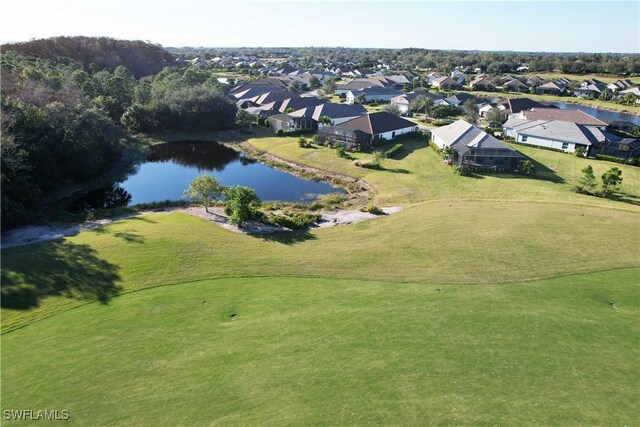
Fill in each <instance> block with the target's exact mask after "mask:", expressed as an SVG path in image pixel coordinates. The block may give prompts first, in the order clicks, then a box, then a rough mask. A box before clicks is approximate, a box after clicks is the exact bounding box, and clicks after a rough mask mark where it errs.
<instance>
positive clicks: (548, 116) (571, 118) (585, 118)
mask: <svg viewBox="0 0 640 427" xmlns="http://www.w3.org/2000/svg"><path fill="white" fill-rule="evenodd" d="M509 117H510V118H514V119H522V120H549V121H550V120H559V121H561V122H572V123H577V124H579V125H585V126H595V127H599V128H601V130H605V128H606V127H607V122H603V121H602V120H600V119H597V118H595V117H593V116H592V115H591V114H588V113H585V112H584V111H582V110H578V109H577V108H568V109H561V108H538V107H533V108H530V109H528V110H522V111H520V112H519V113H517V114H511V115H510V116H509Z"/></svg>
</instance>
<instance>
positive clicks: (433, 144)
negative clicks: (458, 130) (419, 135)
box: [427, 139, 442, 155]
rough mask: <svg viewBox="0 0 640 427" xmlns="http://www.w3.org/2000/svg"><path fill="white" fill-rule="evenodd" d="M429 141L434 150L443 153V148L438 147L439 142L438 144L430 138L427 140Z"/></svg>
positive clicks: (439, 153)
mask: <svg viewBox="0 0 640 427" xmlns="http://www.w3.org/2000/svg"><path fill="white" fill-rule="evenodd" d="M427 143H428V144H429V147H431V148H433V151H435V152H436V153H437V154H438V155H441V154H442V150H441V149H440V147H438V144H436V143H435V142H433V141H432V140H430V139H429V140H427Z"/></svg>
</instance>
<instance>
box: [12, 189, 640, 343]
mask: <svg viewBox="0 0 640 427" xmlns="http://www.w3.org/2000/svg"><path fill="white" fill-rule="evenodd" d="M639 218H640V215H639V214H638V213H636V212H631V211H626V210H616V209H605V208H597V207H585V206H575V205H569V204H561V203H557V204H552V203H540V202H491V203H487V202H465V201H451V202H433V203H422V204H419V205H416V206H413V207H410V208H407V209H405V210H404V211H402V212H400V213H397V214H394V215H390V216H385V217H381V218H378V219H375V220H371V221H368V222H364V223H360V224H355V225H353V226H343V227H333V228H329V229H319V230H314V231H310V232H305V231H302V232H295V233H281V234H274V235H268V236H263V237H252V236H247V235H239V234H235V233H231V232H229V231H227V230H224V229H221V228H219V227H217V226H215V225H213V224H210V223H208V222H206V221H204V220H202V219H200V218H195V217H190V216H187V215H185V214H154V215H148V216H143V217H138V218H131V219H128V220H124V221H119V222H117V223H115V224H112V225H110V226H108V227H104V228H101V229H98V230H95V231H89V232H85V233H81V234H80V235H78V236H75V237H73V238H70V239H67V240H65V241H64V242H51V243H47V244H43V245H34V246H24V247H17V248H13V249H9V250H4V251H3V252H2V262H3V263H2V264H3V265H2V268H3V270H2V274H3V288H4V290H3V292H10V291H11V292H14V295H15V294H16V293H17V295H23V293H20V291H19V288H20V287H24V289H23V291H24V290H25V289H32V290H33V293H34V294H35V297H34V298H35V300H36V302H37V303H38V307H37V308H32V309H31V310H3V319H2V327H3V330H7V329H12V328H15V327H18V326H21V325H24V324H26V323H28V322H31V321H32V320H34V319H37V318H39V317H42V316H47V315H49V314H51V313H54V312H58V311H60V310H65V309H68V308H69V307H72V306H74V305H77V304H78V300H76V299H70V298H67V297H66V296H65V295H75V296H77V297H83V296H84V297H89V298H96V297H108V296H109V295H112V294H113V293H115V292H118V291H124V292H127V291H131V290H137V289H142V288H147V287H152V286H158V285H165V284H174V283H183V282H185V281H192V280H202V279H207V278H212V277H225V276H226V277H229V276H232V277H237V276H257V275H260V276H263V275H264V276H314V277H334V278H344V279H368V280H389V281H409V282H420V283H442V284H450V283H453V284H456V283H457V284H462V283H487V284H492V283H501V282H515V281H522V280H533V279H540V278H546V277H553V276H557V275H564V274H571V273H576V272H591V271H599V270H606V269H613V268H622V267H636V266H639V265H640V255H639V254H638V248H639V247H640V233H639V232H638V221H639ZM25 293H26V294H27V295H30V294H29V293H28V292H25ZM5 295H6V294H5ZM55 295H63V296H55ZM29 302H31V301H30V300H27V301H25V303H29Z"/></svg>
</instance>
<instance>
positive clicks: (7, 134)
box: [0, 52, 237, 229]
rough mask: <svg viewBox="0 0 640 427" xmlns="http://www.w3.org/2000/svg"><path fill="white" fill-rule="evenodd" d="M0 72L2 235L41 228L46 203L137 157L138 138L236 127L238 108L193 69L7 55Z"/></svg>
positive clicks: (206, 75) (209, 78)
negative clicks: (141, 71)
mask: <svg viewBox="0 0 640 427" xmlns="http://www.w3.org/2000/svg"><path fill="white" fill-rule="evenodd" d="M0 66H1V72H2V80H1V82H0V90H1V97H0V102H1V108H2V117H1V121H0V127H1V130H2V134H1V141H0V149H1V156H2V160H1V161H2V177H1V179H2V188H1V190H2V191H1V197H2V227H3V229H6V228H10V227H14V226H16V225H19V224H23V223H29V222H38V221H43V220H44V219H45V217H44V213H43V198H46V197H47V196H51V195H52V194H53V193H55V192H56V191H57V190H60V189H63V188H67V187H70V186H73V185H74V184H78V183H86V182H87V181H90V180H92V179H95V178H96V177H98V176H100V175H101V174H104V173H105V172H107V171H108V170H110V169H112V168H113V167H114V166H115V165H116V164H118V162H119V161H121V160H122V159H123V156H124V154H125V153H126V152H128V151H135V150H139V149H140V144H139V143H137V142H136V140H135V138H134V137H131V135H132V134H134V133H137V132H155V131H162V130H166V131H171V130H205V131H206V130H219V129H228V128H232V127H234V126H235V116H236V111H237V108H236V106H235V104H234V103H233V102H232V101H231V100H229V99H228V97H227V96H226V95H225V93H224V91H223V90H222V88H221V87H220V85H219V84H218V82H217V80H216V79H215V78H214V77H213V76H212V75H211V74H210V73H209V72H207V71H202V70H197V69H194V68H193V67H184V68H180V67H165V68H163V69H161V70H160V72H158V73H156V74H155V75H151V76H145V77H142V78H137V77H136V75H135V74H134V73H133V72H131V71H130V70H129V69H128V68H127V67H126V66H124V65H122V64H120V65H118V66H116V67H115V68H114V69H113V70H111V71H110V70H108V69H101V70H99V71H95V72H91V71H87V70H86V69H85V67H84V66H83V64H82V63H80V62H76V61H74V60H70V59H68V60H58V61H51V60H48V59H42V58H34V57H27V56H23V55H20V54H18V53H16V52H6V53H3V55H2V57H1V59H0ZM124 157H126V156H124Z"/></svg>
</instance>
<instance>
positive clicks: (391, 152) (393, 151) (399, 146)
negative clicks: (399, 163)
mask: <svg viewBox="0 0 640 427" xmlns="http://www.w3.org/2000/svg"><path fill="white" fill-rule="evenodd" d="M403 147H404V145H402V144H396V145H394V146H393V147H391V148H390V149H388V150H387V151H385V153H384V155H385V157H389V158H390V157H393V155H394V154H397V153H398V152H400V150H402V148H403Z"/></svg>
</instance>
